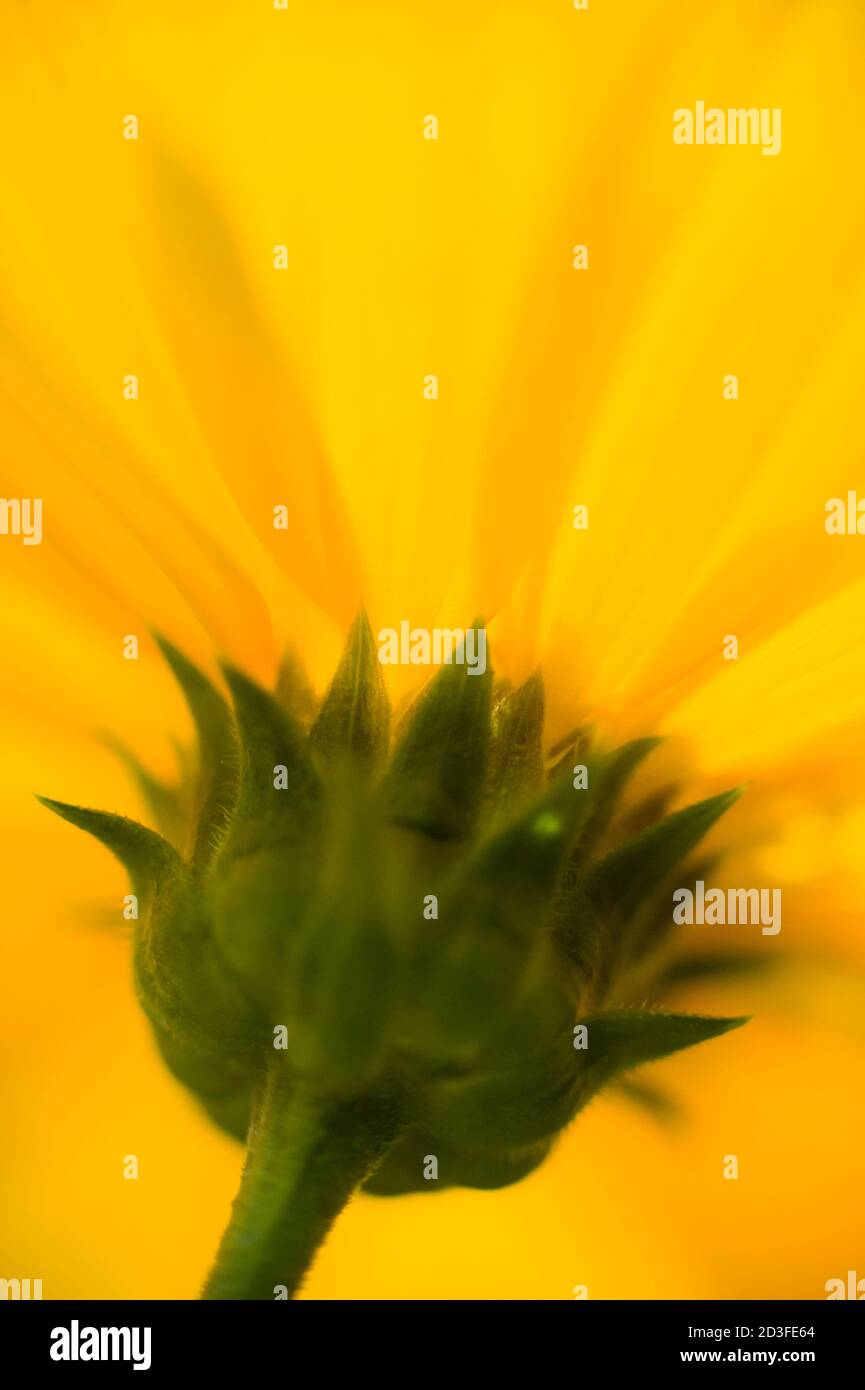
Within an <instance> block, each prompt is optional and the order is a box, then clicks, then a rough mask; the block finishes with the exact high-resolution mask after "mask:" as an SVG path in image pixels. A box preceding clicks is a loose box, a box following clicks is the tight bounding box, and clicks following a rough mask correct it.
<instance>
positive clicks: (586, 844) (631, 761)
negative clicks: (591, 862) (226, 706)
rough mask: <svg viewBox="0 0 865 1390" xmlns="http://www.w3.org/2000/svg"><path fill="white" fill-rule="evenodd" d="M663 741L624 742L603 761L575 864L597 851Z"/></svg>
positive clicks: (634, 740) (575, 856)
mask: <svg viewBox="0 0 865 1390" xmlns="http://www.w3.org/2000/svg"><path fill="white" fill-rule="evenodd" d="M661 742H662V740H661V739H659V738H636V739H633V740H632V741H631V742H630V743H623V744H622V745H621V747H620V748H616V749H615V750H614V751H613V752H612V753H611V754H610V755H609V756H608V757H607V758H606V759H605V760H604V763H603V766H602V768H601V772H600V777H599V781H598V786H597V787H596V789H595V796H594V800H593V803H592V815H591V818H590V820H589V823H588V824H587V826H586V830H585V834H584V835H583V836H582V838H581V840H580V843H579V845H578V846H577V849H576V852H575V855H574V861H575V864H576V863H577V862H579V863H585V861H586V860H587V859H588V858H589V857H590V855H591V854H592V853H593V852H594V851H595V850H596V848H597V846H598V844H599V843H600V841H601V840H602V838H603V836H604V834H605V833H606V831H607V829H608V827H609V824H610V821H611V820H612V818H613V814H614V812H615V809H616V806H617V805H618V802H619V799H620V797H621V795H622V793H623V791H624V790H625V787H626V786H627V784H628V782H629V781H630V779H631V777H633V775H634V773H635V772H636V770H637V768H638V767H639V766H640V763H641V762H643V761H644V759H645V758H647V757H648V756H649V754H650V753H652V752H654V750H655V749H656V748H657V747H658V745H659V744H660V743H661Z"/></svg>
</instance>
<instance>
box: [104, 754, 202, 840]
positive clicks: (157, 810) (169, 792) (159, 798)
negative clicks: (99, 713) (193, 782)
mask: <svg viewBox="0 0 865 1390" xmlns="http://www.w3.org/2000/svg"><path fill="white" fill-rule="evenodd" d="M102 742H103V743H104V744H105V746H106V748H109V749H110V750H111V752H112V753H113V754H114V755H115V757H117V758H119V759H120V761H121V763H122V764H123V766H124V767H125V768H126V770H127V771H128V772H129V773H130V774H131V776H132V778H133V781H134V782H135V785H136V786H137V787H138V789H139V791H140V792H141V795H142V796H143V798H144V801H145V803H146V805H147V808H148V810H149V811H150V814H151V816H152V817H153V820H154V822H155V823H156V828H157V830H158V831H159V833H160V835H162V836H163V837H164V839H166V840H168V842H169V844H171V845H173V846H174V848H175V849H177V850H182V849H183V847H184V841H185V839H186V836H187V833H188V825H189V816H190V807H189V805H188V801H189V797H188V796H187V795H185V794H184V791H185V789H184V788H183V787H182V786H173V785H172V784H170V783H168V782H161V781H160V780H159V778H158V777H154V776H153V774H152V773H151V772H149V771H148V769H147V768H146V767H145V766H144V765H143V763H141V762H140V761H139V759H138V758H137V757H136V756H135V754H134V753H133V752H132V751H131V749H129V748H127V747H126V745H125V744H124V743H122V742H121V741H120V739H117V738H114V737H113V735H111V734H105V735H103V736H102Z"/></svg>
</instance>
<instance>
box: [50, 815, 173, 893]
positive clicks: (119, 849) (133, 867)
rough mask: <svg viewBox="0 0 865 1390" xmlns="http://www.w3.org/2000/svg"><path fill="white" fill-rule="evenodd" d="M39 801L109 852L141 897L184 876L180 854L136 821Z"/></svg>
mask: <svg viewBox="0 0 865 1390" xmlns="http://www.w3.org/2000/svg"><path fill="white" fill-rule="evenodd" d="M36 800H37V801H39V802H41V804H42V805H43V806H46V807H47V808H48V810H49V811H53V812H54V814H55V815H57V816H60V817H61V818H62V819H63V820H68V821H69V822H70V824H71V825H77V826H78V828H79V830H86V831H87V833H88V835H93V836H94V837H95V839H97V840H99V841H100V842H101V843H102V844H103V845H105V847H106V849H110V850H111V853H112V854H114V855H116V857H117V858H118V859H119V860H120V862H121V864H123V866H124V867H125V869H126V870H127V872H128V873H129V877H130V879H131V880H132V887H133V889H134V890H135V892H136V894H138V896H139V897H142V898H145V897H148V896H149V895H150V894H151V893H153V892H154V890H155V889H156V887H157V886H158V884H159V883H160V882H161V881H163V880H166V879H169V878H175V877H185V875H186V870H185V868H184V865H183V861H182V859H181V858H180V856H179V855H178V853H177V851H176V850H175V849H172V847H171V845H170V844H169V843H168V841H167V840H163V838H162V836H161V835H157V834H156V832H155V831H154V830H148V829H147V828H146V826H143V825H139V824H138V822H137V821H134V820H127V818H126V817H125V816H114V815H112V814H111V813H110V812H108V811H92V810H89V809H88V808H87V807H85V806H69V805H67V804H66V803H65V802H63V801H52V800H51V798H50V797H47V796H38V797H37V798H36Z"/></svg>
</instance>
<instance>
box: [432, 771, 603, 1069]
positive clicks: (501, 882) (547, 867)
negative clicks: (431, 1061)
mask: <svg viewBox="0 0 865 1390" xmlns="http://www.w3.org/2000/svg"><path fill="white" fill-rule="evenodd" d="M592 775H593V774H592V772H590V778H589V787H587V788H585V789H583V790H577V789H575V788H574V786H573V784H572V782H571V780H570V779H565V778H560V779H558V780H557V781H555V782H553V783H551V784H550V785H549V787H548V788H547V790H546V792H545V793H544V795H543V796H542V797H540V799H539V800H538V801H536V802H535V803H534V805H533V806H531V807H530V808H529V809H528V810H527V811H524V812H523V814H522V815H521V816H520V817H519V818H518V819H517V820H516V821H515V822H514V823H513V824H512V825H510V826H508V827H507V829H505V830H503V831H501V832H500V833H499V834H497V835H494V836H493V837H492V838H490V839H488V840H487V841H485V842H484V843H482V844H481V845H480V846H479V847H478V848H477V849H476V850H475V852H474V853H473V854H472V855H471V856H470V857H469V858H468V859H467V860H466V861H465V863H463V864H461V865H460V867H459V868H457V869H456V870H455V871H454V872H453V874H452V875H451V879H450V882H449V883H446V884H445V886H444V889H443V892H442V898H441V904H440V909H439V920H438V922H437V923H435V924H434V925H431V928H430V931H429V934H428V936H427V940H426V944H425V948H424V949H423V950H422V952H421V954H420V963H419V968H418V972H417V973H418V975H419V977H420V981H421V987H420V989H419V991H418V994H417V997H416V1004H415V1008H414V1010H413V1019H414V1024H413V1038H414V1039H415V1041H416V1042H417V1043H418V1045H419V1046H421V1047H422V1048H430V1049H439V1048H440V1049H443V1050H444V1055H448V1056H455V1055H460V1053H462V1052H463V1051H464V1050H466V1049H471V1048H476V1047H478V1046H480V1045H482V1044H483V1042H484V1041H485V1040H486V1038H487V1036H488V1035H489V1033H490V1031H491V1029H494V1028H495V1026H496V1024H497V1021H498V1020H499V1019H500V1018H501V1017H502V1015H503V1013H506V1011H507V1010H508V1009H509V1008H510V1007H511V1006H512V1004H513V1003H514V1001H515V1000H516V999H517V998H518V997H519V995H520V994H521V993H522V992H523V991H524V990H525V989H527V988H528V987H529V986H530V984H531V982H532V964H533V957H534V956H536V955H537V954H538V953H539V952H540V951H541V949H542V948H543V947H544V945H545V943H546V940H547V932H546V926H547V922H548V918H549V914H550V908H551V906H552V902H553V898H554V894H555V891H556V886H557V883H558V880H559V876H560V873H561V869H562V866H563V864H564V863H565V861H566V859H567V857H568V855H569V853H570V851H571V849H572V848H573V845H574V842H575V840H576V838H577V836H578V835H579V833H580V828H581V826H582V824H583V822H584V821H585V818H586V816H587V814H588V811H589V806H590V804H591V791H590V787H591V777H592Z"/></svg>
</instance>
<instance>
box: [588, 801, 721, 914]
mask: <svg viewBox="0 0 865 1390" xmlns="http://www.w3.org/2000/svg"><path fill="white" fill-rule="evenodd" d="M740 795H741V788H738V789H736V790H735V791H729V792H722V794H721V795H720V796H712V797H709V798H708V800H706V801H700V802H697V804H696V805H694V806H688V807H686V808H685V810H684V811H676V812H675V813H674V814H673V815H672V816H667V817H666V819H665V820H662V821H659V822H658V824H657V825H653V826H651V827H650V829H648V830H644V831H643V832H642V834H641V835H638V836H636V838H635V839H633V840H630V841H628V843H627V844H625V845H623V846H622V847H621V848H620V849H615V850H613V851H612V853H611V854H609V855H608V856H607V858H606V859H604V860H602V862H601V863H600V864H599V865H598V866H597V868H595V869H593V870H592V871H591V872H590V873H589V875H588V877H587V881H586V886H587V892H588V895H589V897H590V898H591V900H592V902H593V903H594V904H595V906H596V907H597V909H598V910H599V911H600V912H602V913H605V914H611V913H616V914H618V915H620V916H622V917H629V916H631V915H632V914H634V913H635V912H637V910H638V909H639V908H640V907H641V906H642V904H643V903H644V902H645V901H646V899H647V897H648V896H649V895H650V894H651V893H652V892H654V890H655V889H657V888H658V887H660V886H661V885H662V884H663V882H664V880H665V879H666V877H667V875H668V874H669V873H670V872H671V871H672V870H673V869H674V868H675V867H676V865H677V864H678V863H680V862H681V860H683V859H684V858H685V856H686V855H688V854H690V852H691V850H692V849H694V848H695V846H696V845H698V844H699V842H700V841H701V840H702V838H703V836H704V835H706V834H707V833H708V832H709V831H710V830H711V828H712V826H713V825H714V824H715V822H716V821H718V820H720V818H721V816H723V814H724V812H725V811H728V810H729V809H730V807H731V806H732V805H733V803H734V802H735V801H737V800H738V798H739V796H740Z"/></svg>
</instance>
